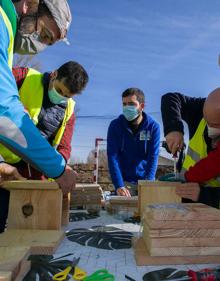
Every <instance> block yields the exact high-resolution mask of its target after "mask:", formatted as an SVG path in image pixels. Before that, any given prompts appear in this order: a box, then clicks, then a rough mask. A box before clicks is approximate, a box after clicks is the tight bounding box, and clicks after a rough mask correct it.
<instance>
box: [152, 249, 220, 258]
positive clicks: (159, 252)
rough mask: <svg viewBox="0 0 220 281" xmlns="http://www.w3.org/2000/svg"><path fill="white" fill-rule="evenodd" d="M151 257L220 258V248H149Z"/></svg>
mask: <svg viewBox="0 0 220 281" xmlns="http://www.w3.org/2000/svg"><path fill="white" fill-rule="evenodd" d="M147 249H148V252H149V254H150V256H157V257H160V256H162V257H166V256H167V257H170V256H220V247H167V248H162V247H160V248H158V247H151V248H147Z"/></svg>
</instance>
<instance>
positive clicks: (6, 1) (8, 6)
mask: <svg viewBox="0 0 220 281" xmlns="http://www.w3.org/2000/svg"><path fill="white" fill-rule="evenodd" d="M0 6H1V7H2V9H3V10H4V12H5V13H6V15H7V17H8V19H9V21H10V23H11V26H12V30H13V35H14V37H15V35H16V31H17V13H16V10H15V6H14V4H13V3H12V1H11V0H0Z"/></svg>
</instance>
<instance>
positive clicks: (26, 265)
mask: <svg viewBox="0 0 220 281" xmlns="http://www.w3.org/2000/svg"><path fill="white" fill-rule="evenodd" d="M30 269H31V262H30V261H22V262H21V265H20V268H19V271H18V273H17V275H16V277H15V279H14V280H13V281H21V280H23V278H24V277H25V275H26V274H27V273H28V272H29V271H30Z"/></svg>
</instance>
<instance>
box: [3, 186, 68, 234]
mask: <svg viewBox="0 0 220 281" xmlns="http://www.w3.org/2000/svg"><path fill="white" fill-rule="evenodd" d="M62 196H63V195H62V191H61V190H60V189H57V190H26V189H25V190H24V189H22V190H11V191H10V202H9V214H8V228H9V229H45V230H49V229H54V230H59V229H61V216H62ZM25 205H31V206H32V207H33V213H32V214H31V215H29V216H25V215H24V213H23V206H25Z"/></svg>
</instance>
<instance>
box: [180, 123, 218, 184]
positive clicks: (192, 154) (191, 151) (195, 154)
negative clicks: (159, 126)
mask: <svg viewBox="0 0 220 281" xmlns="http://www.w3.org/2000/svg"><path fill="white" fill-rule="evenodd" d="M206 125H207V123H206V121H205V120H204V119H202V120H201V121H200V123H199V126H198V128H197V130H196V132H195V134H194V136H193V137H192V138H191V140H190V141H189V145H188V151H187V155H186V157H185V160H184V162H183V167H182V171H183V172H185V171H187V170H188V169H189V168H190V167H193V166H194V165H195V164H196V163H197V162H198V161H199V160H201V159H203V158H205V157H207V145H206V142H205V139H204V131H205V128H206ZM204 185H205V186H212V187H220V179H219V178H218V177H217V178H213V179H211V180H209V181H207V182H205V184H204Z"/></svg>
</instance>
